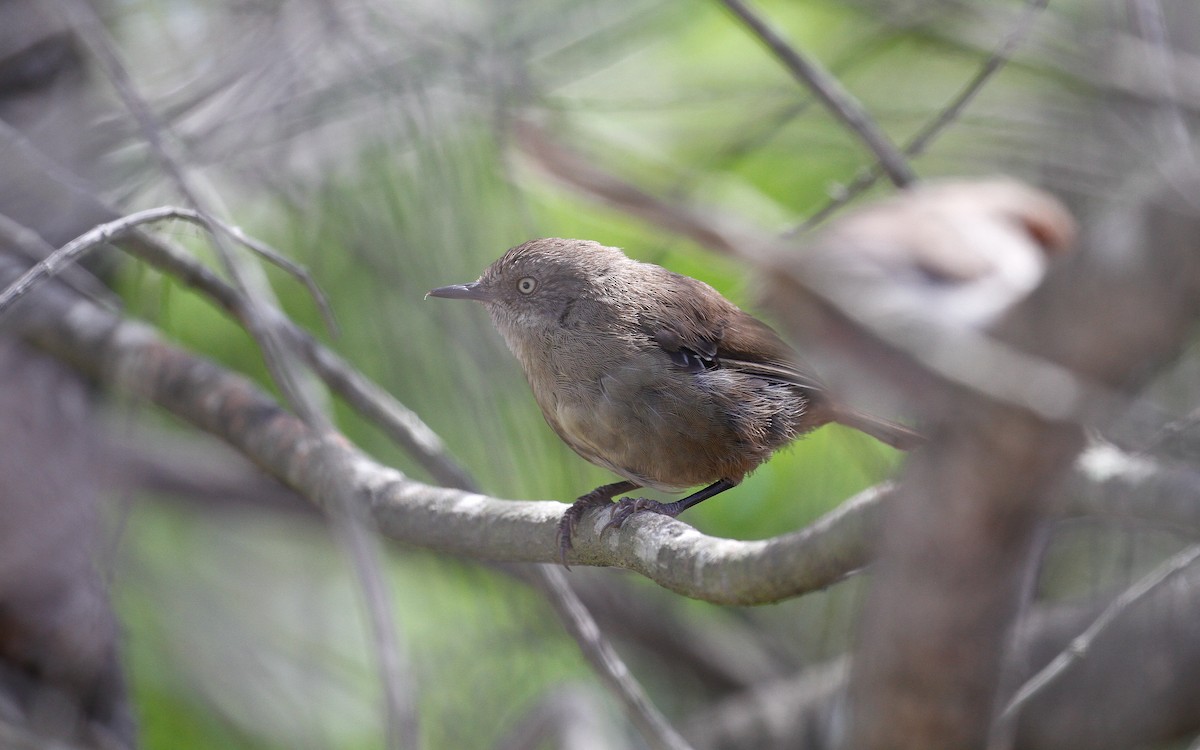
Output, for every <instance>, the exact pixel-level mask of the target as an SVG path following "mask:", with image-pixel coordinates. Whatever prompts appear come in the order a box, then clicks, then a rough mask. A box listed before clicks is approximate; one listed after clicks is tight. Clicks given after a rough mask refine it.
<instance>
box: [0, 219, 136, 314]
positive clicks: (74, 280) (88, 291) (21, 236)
mask: <svg viewBox="0 0 1200 750" xmlns="http://www.w3.org/2000/svg"><path fill="white" fill-rule="evenodd" d="M0 240H3V242H5V243H7V246H8V247H7V248H6V249H8V250H9V251H10V252H14V253H18V254H19V255H20V256H21V257H23V258H25V259H26V260H28V261H29V262H30V263H38V262H39V261H42V260H45V258H46V257H47V256H48V255H49V254H50V253H52V252H54V248H53V247H51V246H50V245H49V244H48V243H46V241H45V240H43V239H42V236H41V235H40V234H38V233H37V232H35V231H33V230H32V229H30V228H29V227H27V226H25V225H24V224H21V223H20V222H18V221H16V220H14V219H13V218H12V217H11V216H6V215H4V214H0ZM62 280H63V283H65V284H66V285H67V286H69V287H71V288H72V289H74V290H75V291H77V292H79V293H80V294H82V295H83V296H85V297H87V298H88V299H90V300H92V301H93V302H95V303H96V304H98V305H101V306H103V307H105V308H108V309H110V310H117V309H120V307H121V303H120V301H119V300H118V299H117V296H116V295H115V294H113V293H112V290H110V289H109V288H108V287H106V286H104V284H102V283H101V282H100V280H99V279H97V278H96V277H95V276H93V275H92V274H91V273H89V272H88V271H87V269H85V268H82V267H80V268H76V269H72V271H71V272H70V273H67V274H64V275H63V279H62Z"/></svg>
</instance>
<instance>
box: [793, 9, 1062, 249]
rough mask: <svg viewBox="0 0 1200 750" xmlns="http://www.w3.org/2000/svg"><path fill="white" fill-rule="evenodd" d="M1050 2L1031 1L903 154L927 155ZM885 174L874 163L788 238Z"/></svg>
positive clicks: (1011, 52)
mask: <svg viewBox="0 0 1200 750" xmlns="http://www.w3.org/2000/svg"><path fill="white" fill-rule="evenodd" d="M1048 2H1049V0H1029V3H1028V4H1027V5H1026V6H1025V8H1024V10H1023V11H1022V12H1021V15H1020V17H1018V18H1017V22H1016V23H1015V24H1014V25H1013V28H1012V30H1011V31H1009V32H1008V34H1007V35H1006V36H1005V37H1004V39H1003V40H1002V41H1001V42H1000V46H998V47H997V48H996V49H995V50H994V51H993V52H992V53H991V54H990V55H989V56H988V58H987V59H986V60H984V62H983V65H982V66H980V68H979V70H978V71H976V73H975V75H974V76H973V77H972V78H971V80H970V81H967V83H966V85H965V86H963V87H962V89H960V90H959V92H958V94H956V95H955V96H954V98H953V99H951V100H950V102H949V103H948V104H947V105H946V106H945V107H943V108H942V109H941V111H939V112H938V113H937V115H935V116H934V117H933V118H932V119H930V120H929V121H928V122H926V123H925V125H924V126H922V127H921V129H920V130H918V131H917V132H916V134H915V135H913V137H912V138H910V139H909V141H908V142H907V143H906V144H904V148H903V149H902V152H903V153H904V155H905V156H909V157H914V156H920V155H921V154H923V153H925V149H927V148H928V147H929V144H931V143H933V141H934V140H936V139H937V137H938V136H939V135H941V133H942V131H943V130H945V129H946V127H947V126H949V125H950V124H951V123H953V122H954V121H955V120H957V119H958V118H959V116H960V115H961V114H962V112H963V110H964V109H966V108H967V105H969V104H970V103H971V101H972V100H974V99H975V97H976V95H978V94H979V92H980V91H982V90H983V87H984V85H985V84H986V83H987V82H988V81H989V80H991V78H992V76H994V75H996V73H998V72H1000V69H1001V68H1003V67H1004V66H1005V65H1006V64H1007V63H1008V61H1009V60H1010V59H1012V56H1013V53H1014V52H1016V50H1017V47H1019V46H1020V45H1021V42H1022V41H1024V40H1025V37H1026V36H1028V35H1029V32H1030V31H1031V30H1032V29H1033V21H1034V19H1035V18H1037V15H1038V14H1039V13H1040V12H1041V11H1043V10H1045V8H1046V4H1047V3H1048ZM881 174H882V173H881V172H880V170H879V166H878V165H874V164H873V165H871V166H870V167H867V168H866V169H864V170H863V171H862V172H860V173H859V175H858V176H857V177H855V178H854V180H853V181H852V182H851V183H850V184H849V185H846V186H845V187H843V188H841V189H839V190H838V191H837V194H836V195H835V196H834V197H832V198H831V199H830V200H829V202H827V203H826V204H825V205H824V206H821V208H819V209H818V210H817V211H816V212H815V213H813V214H812V215H811V216H809V217H808V218H807V219H805V220H804V222H803V223H802V224H800V225H799V226H797V227H795V228H793V229H791V230H789V231H788V233H787V235H786V236H793V235H796V234H800V233H802V232H805V231H807V230H809V229H812V228H813V227H815V226H816V225H817V224H820V223H821V222H822V221H824V220H825V219H827V218H829V216H830V215H831V214H832V213H833V212H834V211H836V210H837V209H839V208H841V207H842V206H844V205H846V204H847V203H849V202H850V201H852V200H854V199H855V198H856V197H858V196H859V195H861V194H862V193H863V192H864V191H866V190H867V189H868V188H870V187H871V186H872V185H874V184H875V183H876V181H878V180H879V177H880V175H881Z"/></svg>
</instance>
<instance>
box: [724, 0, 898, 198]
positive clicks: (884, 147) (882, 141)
mask: <svg viewBox="0 0 1200 750" xmlns="http://www.w3.org/2000/svg"><path fill="white" fill-rule="evenodd" d="M721 2H722V4H724V5H725V7H726V8H728V9H729V10H730V11H731V12H732V13H733V14H734V15H735V16H737V17H738V18H739V19H741V21H742V23H744V24H745V25H746V27H747V28H749V29H750V31H752V32H753V33H754V34H755V35H756V36H757V37H758V38H759V39H760V40H761V41H762V42H763V44H765V45H767V48H768V49H770V50H771V52H772V53H774V55H775V56H776V57H777V58H778V59H779V61H780V62H782V63H783V64H784V66H785V67H787V69H788V70H789V71H790V72H791V74H792V75H793V76H794V77H795V78H796V80H798V81H800V82H801V83H803V84H804V85H805V86H807V87H808V88H809V90H811V91H812V92H813V94H814V95H815V96H816V97H817V98H818V99H820V100H821V102H822V103H824V104H825V106H826V107H827V108H828V109H829V111H830V112H832V113H833V114H834V115H835V116H836V117H837V118H838V119H839V120H841V121H842V122H843V123H845V124H846V126H847V127H848V128H850V129H851V131H853V132H854V134H855V135H857V136H858V138H859V140H861V141H862V142H863V143H864V144H866V146H867V148H868V149H870V151H871V153H873V154H874V155H875V158H876V159H878V160H879V164H880V166H881V167H882V168H883V170H884V171H885V172H886V173H887V175H888V177H890V178H891V180H892V182H893V183H895V185H896V187H904V186H906V185H908V184H909V183H911V182H913V181H914V180H915V179H916V175H915V174H913V171H912V168H911V167H909V165H908V162H907V161H905V159H904V157H903V156H902V155H901V154H900V152H899V151H898V150H897V149H896V146H895V144H893V143H892V142H891V141H890V140H889V139H888V137H887V136H886V135H885V134H884V133H883V131H882V130H880V128H879V126H878V125H877V124H876V123H875V121H874V120H873V119H871V116H870V115H868V114H867V111H866V109H864V108H863V106H862V104H860V103H859V102H858V100H857V99H855V98H854V97H853V96H852V95H851V94H850V92H848V91H846V89H845V88H843V87H842V85H841V84H840V83H839V82H838V80H837V78H835V77H833V76H832V75H830V73H829V72H828V71H827V70H825V69H824V68H823V67H821V66H820V65H819V64H818V63H817V62H816V61H815V60H810V59H808V58H807V57H805V56H804V55H802V54H801V53H800V51H799V50H797V49H796V48H795V47H794V46H793V45H791V44H789V43H788V42H787V41H786V40H785V39H784V38H783V37H782V36H781V35H780V34H779V32H777V31H775V29H773V28H771V26H770V24H768V23H767V22H766V21H765V20H763V19H762V18H761V17H759V15H758V14H757V13H755V12H754V11H753V10H751V9H750V7H749V6H748V5H747V4H746V3H745V2H743V0H721Z"/></svg>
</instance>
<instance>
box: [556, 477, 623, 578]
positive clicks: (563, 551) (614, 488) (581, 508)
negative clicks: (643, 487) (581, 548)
mask: <svg viewBox="0 0 1200 750" xmlns="http://www.w3.org/2000/svg"><path fill="white" fill-rule="evenodd" d="M638 486H639V485H637V484H635V483H633V482H629V481H625V482H613V483H612V484H606V485H603V486H601V487H597V488H596V489H594V490H592V491H591V492H589V493H587V494H586V495H583V496H582V497H580V498H579V499H578V500H576V501H575V502H574V503H572V504H571V507H570V508H567V510H566V512H565V513H563V516H562V519H561V520H560V521H559V522H558V556H559V558H561V559H562V564H563V567H564V568H567V567H570V566H568V565H567V552H568V551H569V550H570V549H571V534H573V533H575V527H576V526H577V525H579V520H580V519H581V518H583V514H584V513H586V512H587V511H589V510H591V509H592V508H598V507H601V506H604V505H608V504H609V503H611V502H612V499H613V498H614V497H616V496H617V495H620V494H621V493H622V492H629V491H630V490H636V489H637V488H638Z"/></svg>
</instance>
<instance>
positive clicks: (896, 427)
mask: <svg viewBox="0 0 1200 750" xmlns="http://www.w3.org/2000/svg"><path fill="white" fill-rule="evenodd" d="M833 421H834V422H837V423H838V424H844V425H846V426H847V427H852V428H854V429H856V430H858V431H859V432H864V433H866V434H868V435H870V436H871V437H873V438H875V439H876V440H878V441H879V442H881V443H884V444H886V445H890V446H892V447H893V448H895V449H896V450H901V451H908V450H912V449H913V448H916V447H917V446H918V445H921V444H922V443H924V442H925V437H924V436H923V435H921V433H919V432H917V431H916V430H914V429H912V428H911V427H905V426H904V425H902V424H900V423H899V422H892V421H891V420H887V419H883V418H881V417H874V416H871V415H870V414H865V413H863V412H861V411H857V410H856V409H850V408H847V407H844V406H839V407H837V408H836V409H835V410H834V416H833Z"/></svg>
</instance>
